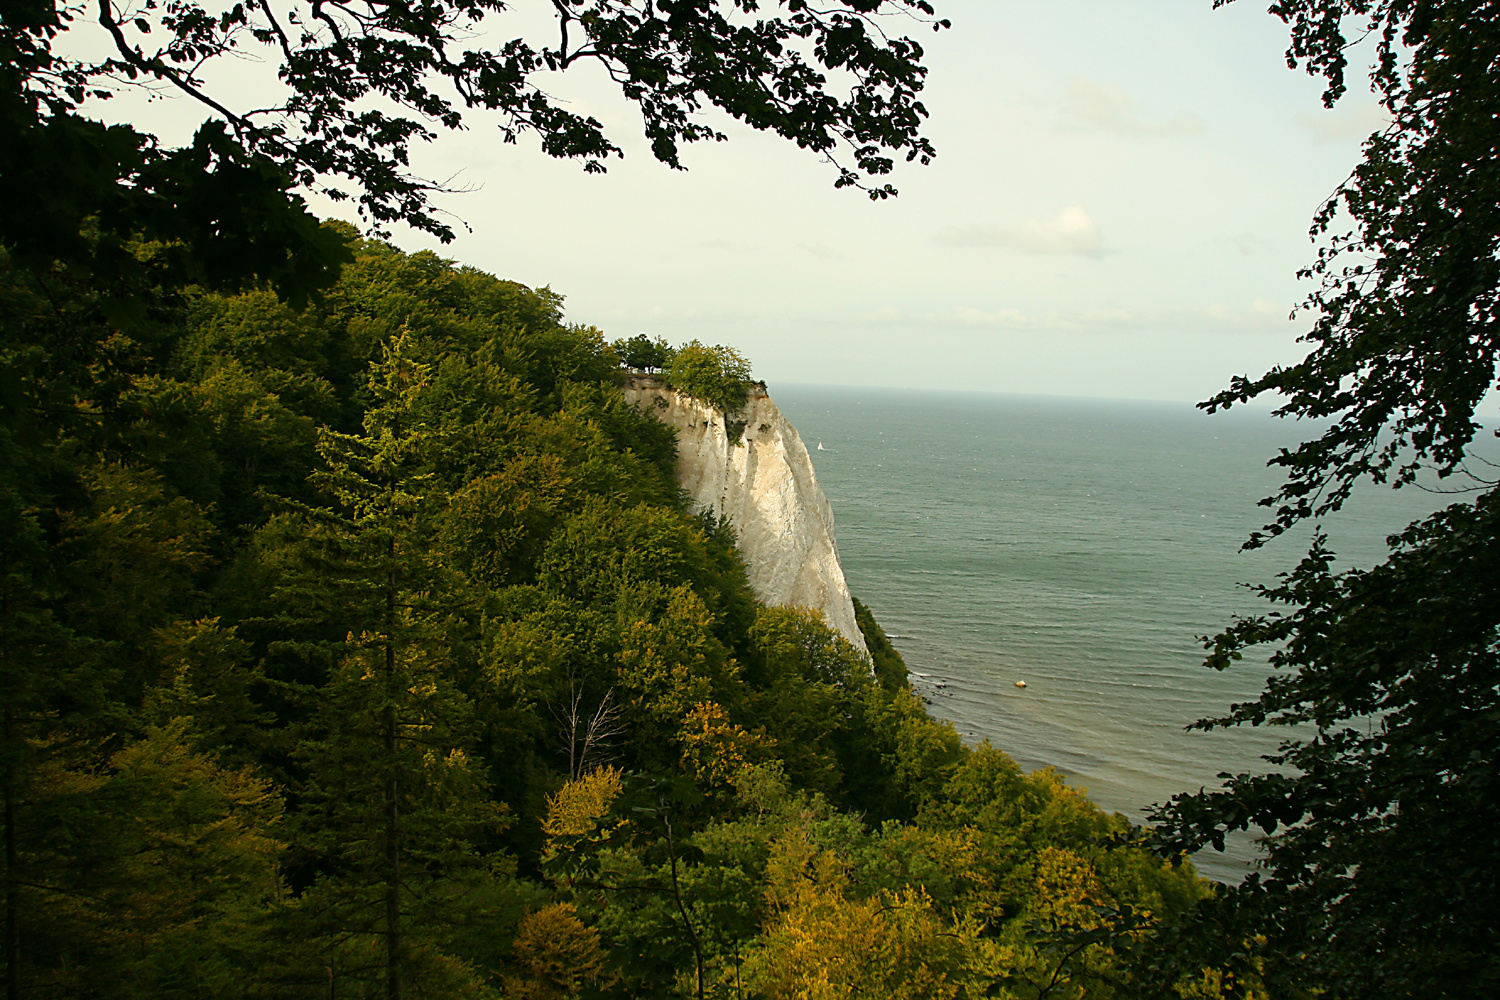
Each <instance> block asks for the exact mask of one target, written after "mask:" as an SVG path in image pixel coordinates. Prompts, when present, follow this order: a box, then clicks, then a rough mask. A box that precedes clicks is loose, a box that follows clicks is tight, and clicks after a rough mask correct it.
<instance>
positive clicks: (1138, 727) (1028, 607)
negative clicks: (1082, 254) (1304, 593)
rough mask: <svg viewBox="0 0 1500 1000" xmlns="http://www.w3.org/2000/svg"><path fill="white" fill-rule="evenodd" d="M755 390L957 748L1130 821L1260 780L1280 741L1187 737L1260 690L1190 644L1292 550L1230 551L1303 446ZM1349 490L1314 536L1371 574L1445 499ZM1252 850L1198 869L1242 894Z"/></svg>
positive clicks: (1263, 427) (1050, 406) (1263, 735)
mask: <svg viewBox="0 0 1500 1000" xmlns="http://www.w3.org/2000/svg"><path fill="white" fill-rule="evenodd" d="M770 390H771V395H772V397H773V398H774V399H775V400H776V402H777V403H778V404H779V405H780V406H781V408H782V410H783V411H784V412H785V413H786V415H787V417H788V418H789V419H790V420H791V421H792V423H793V424H794V425H795V426H796V427H797V428H798V430H799V431H800V433H801V435H802V438H803V440H804V441H805V442H806V444H807V446H808V448H809V450H810V451H811V453H812V456H813V460H814V465H815V467H816V469H817V474H818V478H819V481H820V482H821V484H822V486H823V489H824V491H825V492H826V493H827V495H828V498H829V500H830V501H831V502H832V504H833V510H834V517H835V520H836V522H837V525H838V543H839V551H840V556H841V558H842V560H843V564H844V571H845V574H846V576H847V577H848V580H849V587H850V589H851V590H852V591H853V592H854V594H855V595H856V596H858V597H859V598H860V599H861V600H863V601H864V602H865V603H866V604H868V605H869V606H870V607H871V609H872V610H873V611H874V612H875V615H876V617H877V618H878V619H879V620H880V622H881V623H882V625H884V627H885V629H886V631H887V632H889V633H891V634H892V638H893V640H894V642H895V644H896V646H897V647H898V648H899V649H900V650H901V653H902V655H903V656H904V657H905V658H906V662H907V665H908V667H909V668H910V669H911V670H912V672H913V675H914V679H915V680H916V682H917V686H918V690H919V691H920V692H921V693H922V694H923V695H924V696H925V697H927V698H928V699H929V700H930V702H931V705H932V709H933V711H934V712H935V713H936V714H937V715H939V716H940V717H942V718H946V719H950V720H951V721H952V722H953V723H954V725H955V726H956V727H957V728H958V730H959V731H960V732H961V733H962V734H963V735H964V737H965V738H966V739H968V740H971V741H978V740H980V739H989V740H991V741H993V742H994V743H995V744H996V745H997V746H999V747H1001V748H1002V749H1004V750H1006V751H1007V752H1009V753H1010V754H1012V755H1013V756H1014V757H1015V758H1016V759H1017V760H1018V761H1019V762H1020V763H1021V764H1022V765H1023V766H1026V767H1028V768H1035V767H1043V766H1052V767H1055V768H1057V769H1058V770H1059V771H1060V772H1062V773H1063V774H1065V775H1066V776H1067V777H1068V779H1069V781H1070V782H1071V783H1073V784H1074V785H1076V786H1081V787H1086V788H1087V789H1088V790H1089V794H1090V796H1091V797H1092V798H1093V799H1094V800H1095V801H1096V802H1098V803H1099V804H1100V805H1101V806H1102V807H1104V808H1105V809H1108V810H1111V811H1119V812H1123V813H1125V814H1126V815H1127V816H1129V817H1130V818H1132V819H1134V820H1136V821H1140V820H1141V819H1142V818H1143V814H1142V809H1143V808H1144V807H1145V806H1147V805H1149V804H1150V803H1152V802H1157V801H1162V800H1165V799H1166V798H1169V797H1170V796H1171V795H1172V794H1173V793H1174V792H1179V791H1183V790H1196V789H1197V788H1199V787H1201V786H1205V785H1206V786H1210V787H1212V786H1214V785H1216V784H1217V779H1216V778H1215V775H1216V774H1217V773H1218V772H1220V771H1230V772H1238V771H1246V770H1260V769H1261V766H1262V765H1261V762H1260V761H1259V759H1258V758H1259V756H1260V755H1261V754H1263V753H1266V752H1269V751H1270V750H1273V749H1274V748H1275V745H1276V743H1277V741H1278V738H1279V737H1282V736H1284V735H1286V734H1285V731H1277V730H1267V729H1236V730H1231V731H1227V732H1224V731H1220V732H1216V733H1212V734H1203V733H1189V732H1187V731H1186V730H1185V729H1184V727H1185V726H1186V725H1187V724H1188V723H1190V722H1192V721H1193V720H1195V719H1198V718H1201V717H1204V716H1208V715H1213V714H1216V713H1218V712H1221V711H1222V710H1223V709H1224V708H1225V707H1226V706H1227V705H1229V704H1230V703H1232V702H1235V701H1245V700H1249V699H1251V698H1253V697H1254V696H1255V695H1256V694H1257V693H1258V692H1259V690H1260V688H1261V686H1262V682H1263V680H1264V678H1265V676H1266V674H1267V672H1268V669H1267V668H1266V667H1265V665H1264V664H1263V663H1260V664H1256V663H1245V664H1242V665H1240V666H1239V667H1238V669H1236V670H1234V671H1231V672H1227V673H1217V672H1214V671H1211V670H1207V669H1205V668H1204V667H1203V666H1202V665H1201V661H1202V656H1201V650H1200V648H1199V645H1198V643H1197V641H1196V637H1197V636H1200V635H1204V634H1209V633H1212V632H1214V631H1216V630H1218V629H1219V628H1221V627H1222V626H1224V625H1225V624H1227V623H1228V621H1229V620H1230V617H1231V616H1232V615H1233V614H1234V613H1236V612H1241V613H1243V612H1249V611H1254V610H1257V599H1256V598H1254V597H1253V595H1251V594H1249V593H1248V592H1247V591H1245V590H1244V589H1243V588H1240V587H1238V586H1237V584H1238V583H1241V582H1256V581H1268V580H1270V579H1271V578H1272V577H1273V576H1274V575H1275V573H1276V572H1277V571H1279V570H1282V569H1285V568H1288V567H1289V566H1290V565H1292V564H1293V563H1294V562H1295V560H1296V558H1297V556H1298V555H1300V552H1301V549H1300V548H1299V544H1303V545H1305V536H1304V538H1302V539H1297V540H1293V539H1286V540H1283V541H1280V542H1278V543H1274V544H1273V545H1271V546H1268V547H1267V548H1266V549H1263V550H1260V551H1258V552H1254V553H1241V552H1239V551H1238V547H1239V544H1240V543H1241V542H1242V541H1243V540H1244V538H1245V537H1246V535H1247V534H1248V533H1249V531H1250V530H1251V529H1253V528H1255V527H1257V526H1259V525H1260V524H1261V523H1263V515H1264V514H1265V511H1264V510H1263V509H1262V508H1258V507H1257V506H1256V500H1258V499H1259V498H1260V497H1262V496H1265V495H1266V494H1267V493H1268V492H1270V491H1271V490H1272V489H1273V488H1274V485H1275V484H1276V482H1277V481H1278V479H1277V476H1276V474H1275V472H1274V471H1272V470H1268V469H1266V468H1265V460H1266V459H1267V458H1268V457H1270V455H1272V454H1273V453H1274V451H1275V448H1276V446H1277V445H1280V444H1290V443H1293V442H1294V441H1296V440H1298V439H1299V438H1300V437H1301V436H1303V435H1302V433H1301V431H1302V430H1304V429H1299V428H1298V427H1296V426H1295V425H1289V424H1286V423H1284V422H1281V421H1276V420H1274V419H1272V418H1271V417H1270V416H1269V415H1268V414H1267V413H1266V411H1264V410H1248V409H1246V410H1236V411H1231V412H1230V413H1227V414H1219V415H1215V416H1208V415H1206V414H1202V413H1200V412H1199V411H1197V410H1195V409H1194V408H1193V407H1191V406H1189V405H1186V404H1183V405H1172V404H1160V403H1135V402H1119V401H1098V400H1078V399H1060V398H1049V397H1027V396H1001V395H983V394H958V393H945V394H939V393H930V392H915V391H901V390H891V389H851V388H831V387H824V386H803V385H773V386H771V387H770ZM820 443H821V444H822V450H818V448H819V444H820ZM1368 492H1369V495H1368V496H1366V497H1363V498H1360V502H1359V503H1357V504H1355V505H1354V506H1352V507H1351V509H1349V510H1348V511H1346V512H1345V513H1342V514H1340V515H1339V516H1338V517H1337V518H1335V519H1333V520H1332V521H1330V522H1329V524H1328V525H1327V526H1326V527H1328V528H1329V530H1330V535H1331V538H1332V543H1333V547H1334V549H1335V551H1337V552H1338V553H1339V554H1340V557H1341V562H1342V563H1343V564H1344V565H1370V564H1372V563H1374V562H1376V561H1378V559H1379V558H1380V556H1381V553H1382V551H1383V539H1384V537H1385V535H1386V534H1388V533H1389V532H1390V531H1393V530H1396V529H1398V528H1400V527H1401V526H1403V525H1405V524H1406V523H1407V522H1409V521H1410V520H1412V519H1413V518H1415V517H1418V516H1420V515H1422V514H1425V513H1427V512H1429V511H1431V510H1434V509H1437V508H1438V507H1440V506H1443V505H1444V504H1445V503H1447V502H1451V500H1452V499H1454V498H1450V497H1441V496H1434V495H1433V494H1430V493H1423V492H1420V491H1417V490H1402V491H1399V492H1393V491H1389V490H1372V491H1368ZM1018 680H1024V681H1025V682H1026V687H1025V688H1024V689H1020V688H1017V687H1015V686H1014V684H1015V682H1016V681H1018ZM1254 852H1255V847H1254V845H1253V843H1252V842H1251V841H1250V839H1249V838H1248V837H1246V838H1242V839H1241V840H1240V841H1238V842H1235V843H1232V844H1231V845H1230V850H1229V851H1228V852H1227V854H1226V855H1218V854H1216V853H1214V852H1208V853H1206V854H1201V855H1199V857H1198V864H1199V867H1200V869H1201V870H1203V871H1204V872H1205V874H1209V875H1211V876H1214V877H1218V878H1223V879H1237V878H1239V877H1241V876H1242V875H1243V873H1244V871H1245V870H1246V865H1248V864H1249V863H1250V860H1251V859H1252V858H1253V856H1254Z"/></svg>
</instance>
